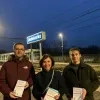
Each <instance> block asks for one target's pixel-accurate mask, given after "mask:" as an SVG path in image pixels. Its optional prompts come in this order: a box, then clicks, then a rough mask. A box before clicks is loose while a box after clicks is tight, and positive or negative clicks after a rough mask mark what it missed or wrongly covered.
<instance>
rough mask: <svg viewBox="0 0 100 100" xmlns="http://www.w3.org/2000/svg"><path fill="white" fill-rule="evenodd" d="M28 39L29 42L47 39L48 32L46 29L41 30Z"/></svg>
mask: <svg viewBox="0 0 100 100" xmlns="http://www.w3.org/2000/svg"><path fill="white" fill-rule="evenodd" d="M26 39H27V44H30V43H35V42H39V41H43V40H46V33H45V32H44V31H41V32H38V33H35V34H33V35H30V36H28V37H27V38H26Z"/></svg>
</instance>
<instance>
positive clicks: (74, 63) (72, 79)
mask: <svg viewBox="0 0 100 100" xmlns="http://www.w3.org/2000/svg"><path fill="white" fill-rule="evenodd" d="M69 56H70V59H71V63H70V64H69V65H68V66H66V67H65V68H64V70H63V76H64V78H65V81H66V86H67V87H68V90H69V93H70V95H71V97H70V98H72V97H73V87H79V88H83V95H82V96H83V100H94V98H93V92H94V91H95V90H96V89H97V88H98V85H99V84H98V83H99V82H98V77H97V75H96V72H95V71H94V69H93V68H92V67H91V66H89V65H87V64H85V63H83V62H82V61H81V54H80V50H79V49H78V48H71V49H70V50H69Z"/></svg>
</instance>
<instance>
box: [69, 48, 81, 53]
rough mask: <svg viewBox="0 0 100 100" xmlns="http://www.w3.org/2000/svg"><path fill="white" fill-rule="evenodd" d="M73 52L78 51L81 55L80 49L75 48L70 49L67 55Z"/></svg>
mask: <svg viewBox="0 0 100 100" xmlns="http://www.w3.org/2000/svg"><path fill="white" fill-rule="evenodd" d="M74 50H76V51H78V52H79V53H81V51H80V49H79V48H77V47H74V48H71V49H70V50H69V53H70V52H71V51H74Z"/></svg>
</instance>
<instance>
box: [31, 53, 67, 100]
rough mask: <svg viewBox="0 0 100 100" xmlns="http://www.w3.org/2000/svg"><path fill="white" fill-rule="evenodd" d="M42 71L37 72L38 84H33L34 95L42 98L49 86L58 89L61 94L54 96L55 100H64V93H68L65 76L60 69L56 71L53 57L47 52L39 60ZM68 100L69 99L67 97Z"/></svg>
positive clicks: (38, 98) (39, 98)
mask: <svg viewBox="0 0 100 100" xmlns="http://www.w3.org/2000/svg"><path fill="white" fill-rule="evenodd" d="M39 64H40V67H42V71H41V72H39V73H37V74H36V84H35V85H34V86H33V90H32V93H33V96H34V97H35V98H36V99H37V100H41V98H44V96H45V95H46V92H47V90H48V88H49V87H50V88H53V89H55V90H58V92H59V94H58V95H56V96H54V99H55V100H62V97H63V95H64V94H67V91H66V87H65V82H64V78H63V76H62V75H61V73H60V72H59V71H54V70H53V68H52V67H53V66H54V60H53V58H52V57H51V56H50V55H48V54H45V55H44V56H43V57H42V59H41V60H40V62H39ZM66 100H67V99H66Z"/></svg>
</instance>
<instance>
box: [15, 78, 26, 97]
mask: <svg viewBox="0 0 100 100" xmlns="http://www.w3.org/2000/svg"><path fill="white" fill-rule="evenodd" d="M25 85H26V81H22V80H18V81H17V83H16V86H15V88H14V93H15V96H17V97H22V95H23V91H24V88H25Z"/></svg>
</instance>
